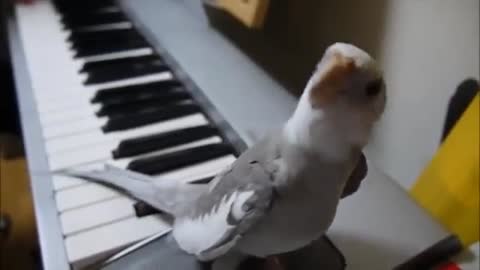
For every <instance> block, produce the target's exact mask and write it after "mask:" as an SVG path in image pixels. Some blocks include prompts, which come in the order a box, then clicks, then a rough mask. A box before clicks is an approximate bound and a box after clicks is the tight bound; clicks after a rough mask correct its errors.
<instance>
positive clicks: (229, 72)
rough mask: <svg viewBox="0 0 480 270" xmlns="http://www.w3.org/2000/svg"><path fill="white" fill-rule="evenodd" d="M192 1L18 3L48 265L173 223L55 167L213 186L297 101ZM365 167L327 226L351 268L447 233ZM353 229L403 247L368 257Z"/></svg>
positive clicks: (22, 78) (20, 58)
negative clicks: (395, 220)
mask: <svg viewBox="0 0 480 270" xmlns="http://www.w3.org/2000/svg"><path fill="white" fill-rule="evenodd" d="M187 2H188V1H187V0H185V1H174V0H164V1H155V0H136V1H126V0H125V1H114V0H101V1H98V0H88V1H67V0H52V1H48V0H40V1H36V2H35V3H34V4H33V5H16V6H15V7H14V9H13V16H12V17H11V18H9V24H8V27H9V42H10V50H11V55H12V62H13V68H14V73H15V82H16V87H17V97H18V101H19V110H20V116H21V122H22V131H23V137H24V142H25V148H26V155H27V160H28V168H29V173H30V178H31V187H32V193H33V199H34V208H35V213H36V221H37V230H38V233H39V241H40V246H41V253H42V262H43V266H44V269H48V270H50V269H52V270H57V269H58V270H60V269H82V268H84V267H86V266H88V265H90V264H92V263H96V262H99V261H101V260H104V259H105V258H107V257H108V256H111V255H112V254H114V253H115V252H118V251H120V250H122V249H124V248H126V247H129V246H131V245H133V244H135V243H138V242H140V241H142V240H144V239H146V238H148V237H151V236H153V235H157V234H162V233H166V232H168V231H169V230H170V228H169V226H168V222H166V220H164V217H162V216H161V215H159V214H150V215H146V216H137V214H138V213H136V212H135V208H134V206H135V205H136V201H135V200H133V199H131V198H129V197H127V196H125V195H123V194H121V193H119V192H117V191H114V190H113V189H110V188H107V187H104V186H100V185H97V184H95V183H89V182H85V181H83V180H80V179H76V178H73V177H68V176H65V175H60V174H58V173H57V172H61V171H63V170H69V169H76V168H84V169H90V168H91V169H94V168H98V167H103V166H104V165H105V164H111V165H115V166H119V167H122V168H127V169H131V170H134V171H138V172H141V173H145V174H148V175H151V176H153V177H154V179H155V181H178V182H183V183H188V182H193V183H205V182H207V181H208V180H209V179H211V178H212V177H213V176H215V174H217V173H218V172H219V171H220V170H221V169H222V168H224V167H225V166H227V165H229V164H230V163H232V162H233V161H234V160H235V158H236V157H237V156H238V154H239V153H241V152H242V151H243V150H244V149H245V148H246V147H248V146H249V145H251V144H252V143H253V142H255V140H256V139H258V138H259V137H260V136H262V135H263V134H265V132H267V131H268V130H271V129H272V128H275V127H278V126H280V125H282V124H283V122H284V121H285V120H286V119H287V118H288V117H289V115H290V114H291V113H292V112H293V109H294V108H295V105H296V98H295V97H294V96H292V95H291V94H289V92H288V91H286V90H285V89H284V88H283V87H282V86H281V85H280V84H279V83H278V82H277V81H275V80H274V79H273V78H271V77H270V76H269V75H268V74H267V73H266V72H265V71H264V70H263V69H262V68H260V67H258V66H257V65H256V64H255V63H254V61H252V60H251V59H249V58H248V57H247V56H245V55H244V54H243V53H242V52H241V51H240V50H239V49H238V48H236V47H235V45H234V44H232V43H231V42H230V41H228V40H227V39H225V38H224V37H223V36H222V35H221V34H220V33H219V32H217V31H216V30H214V29H213V28H212V27H210V26H209V25H208V23H207V22H206V20H205V18H204V17H203V18H202V17H201V15H200V16H199V15H198V13H196V12H194V10H192V8H191V6H190V5H189V4H187ZM196 7H198V5H197V6H196ZM369 168H370V172H369V179H368V181H367V183H366V184H364V187H362V188H361V192H358V193H359V194H358V195H354V196H352V199H347V200H346V202H345V203H342V205H341V206H340V209H339V214H338V217H337V219H336V222H335V224H334V226H333V227H332V230H331V233H329V237H330V238H331V239H332V241H333V242H334V244H335V245H337V246H338V247H339V248H340V250H341V251H342V252H343V253H344V254H345V255H346V258H347V269H386V268H385V266H390V267H393V266H394V265H396V264H398V263H401V262H402V261H403V260H406V259H407V258H408V257H409V256H411V255H414V254H415V253H417V252H419V251H420V250H422V249H423V248H425V247H427V246H429V245H430V244H432V243H433V242H435V241H436V240H438V239H440V238H442V237H443V236H445V235H446V232H445V231H444V229H443V228H441V227H440V226H439V225H438V224H436V223H435V222H434V221H432V220H431V219H430V218H429V217H428V215H426V214H425V213H424V212H423V211H422V210H421V209H419V208H418V207H417V206H416V205H415V204H414V203H413V202H412V201H411V200H410V199H409V198H408V196H407V195H406V193H405V192H404V191H403V190H401V188H400V187H398V186H397V185H396V184H394V183H393V182H392V180H391V179H389V178H388V177H387V176H386V175H385V174H383V173H382V172H381V171H379V170H378V169H376V168H375V166H374V165H372V164H369ZM381 198H383V199H384V200H385V201H382V202H381V203H380V202H379V201H376V202H375V200H379V199H381ZM398 211H402V213H408V214H406V215H407V216H408V218H406V219H407V221H405V222H404V224H403V225H402V226H401V227H399V226H398V224H397V225H396V226H393V225H391V224H390V223H389V221H388V219H385V217H390V218H392V217H395V216H398ZM367 220H368V222H367ZM366 223H368V224H366ZM373 227H375V229H373ZM377 227H378V228H377ZM349 234H353V235H356V236H358V237H367V238H368V237H373V239H380V240H379V241H380V243H381V244H389V245H391V244H392V241H393V242H395V241H398V243H397V244H398V247H397V248H398V249H399V250H400V252H399V253H398V254H397V253H395V254H393V255H392V254H390V255H389V257H384V258H382V259H381V262H380V263H378V262H377V263H375V262H371V261H370V262H369V261H368V260H364V259H361V258H365V255H361V254H360V253H362V252H365V250H364V249H361V248H359V245H360V244H361V243H352V241H350V240H351V239H347V238H348V237H347V236H348V235H349ZM418 235H421V237H419V236H418ZM345 237H347V238H345ZM399 237H401V238H399ZM353 242H355V241H353ZM374 248H375V247H374ZM383 249H384V248H383V246H381V245H380V246H379V247H377V250H375V251H374V252H381V250H383ZM368 256H369V255H367V258H370V257H368ZM370 256H371V255H370ZM380 256H381V255H380ZM359 258H360V259H359ZM382 260H383V261H382ZM349 262H352V263H351V264H349ZM349 267H350V268H349ZM351 267H354V268H351ZM387 268H388V267H387Z"/></svg>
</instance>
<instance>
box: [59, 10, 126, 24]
mask: <svg viewBox="0 0 480 270" xmlns="http://www.w3.org/2000/svg"><path fill="white" fill-rule="evenodd" d="M60 21H61V22H62V23H63V24H64V25H65V27H67V28H79V27H88V26H94V25H101V24H111V23H120V22H125V21H128V19H127V17H126V16H125V14H123V13H122V12H109V13H95V12H89V13H87V14H82V15H81V16H75V15H74V16H63V18H62V19H61V20H60Z"/></svg>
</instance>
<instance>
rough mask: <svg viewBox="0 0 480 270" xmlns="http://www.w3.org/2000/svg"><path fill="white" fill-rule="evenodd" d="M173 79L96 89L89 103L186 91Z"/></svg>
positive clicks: (110, 101)
mask: <svg viewBox="0 0 480 270" xmlns="http://www.w3.org/2000/svg"><path fill="white" fill-rule="evenodd" d="M180 85H181V84H180V82H178V81H175V80H169V81H159V82H153V83H146V84H136V85H131V86H125V87H116V88H105V89H100V90H98V91H97V92H96V93H95V95H94V96H93V98H92V99H91V100H90V102H91V103H105V104H106V103H112V102H114V101H115V100H123V99H138V98H149V97H155V96H161V95H164V93H179V92H187V90H186V89H185V88H183V87H181V86H180Z"/></svg>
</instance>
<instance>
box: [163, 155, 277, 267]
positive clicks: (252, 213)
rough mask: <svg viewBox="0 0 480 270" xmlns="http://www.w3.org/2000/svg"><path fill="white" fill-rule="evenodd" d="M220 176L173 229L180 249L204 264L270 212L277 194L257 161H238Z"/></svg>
mask: <svg viewBox="0 0 480 270" xmlns="http://www.w3.org/2000/svg"><path fill="white" fill-rule="evenodd" d="M219 177H221V179H215V180H216V181H213V182H212V186H211V188H210V191H209V192H208V193H206V194H204V195H203V196H202V197H200V198H199V199H198V200H197V203H196V204H195V207H194V208H193V209H190V210H189V211H188V212H187V213H185V215H184V216H183V217H182V218H177V219H176V220H175V224H174V229H173V234H174V236H175V239H176V240H177V242H178V244H179V245H180V247H181V248H182V249H184V250H185V251H187V252H188V253H191V254H195V255H196V256H197V258H199V259H200V260H204V261H206V260H212V259H215V258H217V257H219V256H221V255H223V254H225V253H226V252H228V251H229V250H230V249H232V248H233V247H234V246H235V244H236V243H237V242H238V240H240V239H241V238H242V236H243V235H244V234H246V233H248V230H249V229H250V228H252V226H254V225H255V224H256V223H257V222H259V221H260V220H261V219H262V218H263V217H264V216H265V215H266V213H267V212H268V211H269V210H270V207H271V205H272V203H273V199H274V194H275V192H274V190H275V189H274V185H273V181H272V178H271V177H272V176H271V175H270V174H269V173H268V172H267V171H266V170H265V169H264V167H263V166H261V165H260V164H259V163H256V162H255V163H250V162H245V161H244V160H241V159H239V160H237V162H235V164H234V166H233V167H232V168H229V169H227V170H226V171H224V172H223V173H222V174H221V175H220V176H219Z"/></svg>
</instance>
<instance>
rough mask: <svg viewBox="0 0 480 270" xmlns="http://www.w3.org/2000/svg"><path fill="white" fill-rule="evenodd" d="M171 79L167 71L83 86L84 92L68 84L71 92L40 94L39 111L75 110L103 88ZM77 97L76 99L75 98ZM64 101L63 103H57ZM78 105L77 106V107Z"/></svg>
mask: <svg viewBox="0 0 480 270" xmlns="http://www.w3.org/2000/svg"><path fill="white" fill-rule="evenodd" d="M172 78H173V76H172V73H171V72H169V71H166V72H159V73H155V74H150V75H144V76H137V77H133V78H128V79H122V80H116V81H111V82H106V83H101V84H92V85H89V86H84V90H85V91H83V90H81V89H82V86H78V85H77V86H75V85H74V84H72V83H70V84H69V85H68V86H65V87H66V88H69V89H76V90H75V91H73V92H68V91H67V92H65V91H61V90H55V91H53V90H52V91H49V92H47V93H45V92H43V93H42V94H41V98H38V99H39V104H38V106H39V108H40V109H39V111H41V112H46V111H55V110H57V111H58V110H69V109H72V108H75V107H77V106H80V105H81V106H83V105H85V104H88V103H89V102H90V99H91V98H92V97H93V96H94V95H95V93H96V92H97V91H98V90H99V89H105V88H114V87H123V86H130V85H137V84H142V83H149V82H157V81H165V80H171V79H172ZM55 88H56V89H63V88H64V87H55ZM77 95H78V99H77V98H76V96H77ZM62 100H64V101H65V102H58V101H62ZM77 104H78V105H77Z"/></svg>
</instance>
